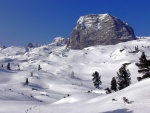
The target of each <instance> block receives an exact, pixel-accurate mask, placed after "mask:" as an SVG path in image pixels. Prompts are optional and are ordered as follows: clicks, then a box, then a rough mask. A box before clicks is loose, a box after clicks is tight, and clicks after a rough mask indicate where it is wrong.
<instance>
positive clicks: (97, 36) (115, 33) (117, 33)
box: [68, 14, 136, 49]
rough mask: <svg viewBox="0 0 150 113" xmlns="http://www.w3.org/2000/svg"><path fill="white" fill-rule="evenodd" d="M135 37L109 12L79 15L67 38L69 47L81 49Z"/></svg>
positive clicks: (111, 43) (129, 29)
mask: <svg viewBox="0 0 150 113" xmlns="http://www.w3.org/2000/svg"><path fill="white" fill-rule="evenodd" d="M134 39H136V37H135V35H134V30H133V29H132V28H131V27H130V26H129V25H128V24H127V23H125V22H123V21H121V20H120V19H118V18H117V17H114V16H111V15H109V14H90V15H86V16H81V17H80V18H79V20H78V21H77V24H76V27H75V28H74V30H73V31H72V33H71V35H70V39H69V44H68V46H69V48H71V49H83V48H85V47H89V46H96V45H114V44H117V43H119V42H125V41H130V40H134Z"/></svg>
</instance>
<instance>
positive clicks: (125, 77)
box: [117, 64, 131, 90]
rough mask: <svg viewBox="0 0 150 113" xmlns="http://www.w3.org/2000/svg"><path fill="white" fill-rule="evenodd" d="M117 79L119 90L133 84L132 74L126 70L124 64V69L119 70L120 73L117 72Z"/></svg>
mask: <svg viewBox="0 0 150 113" xmlns="http://www.w3.org/2000/svg"><path fill="white" fill-rule="evenodd" d="M117 79H118V81H117V84H118V89H119V90H122V89H124V88H126V87H128V86H129V85H130V84H131V78H130V72H129V70H128V69H126V65H125V64H123V65H122V67H121V68H120V69H119V72H117Z"/></svg>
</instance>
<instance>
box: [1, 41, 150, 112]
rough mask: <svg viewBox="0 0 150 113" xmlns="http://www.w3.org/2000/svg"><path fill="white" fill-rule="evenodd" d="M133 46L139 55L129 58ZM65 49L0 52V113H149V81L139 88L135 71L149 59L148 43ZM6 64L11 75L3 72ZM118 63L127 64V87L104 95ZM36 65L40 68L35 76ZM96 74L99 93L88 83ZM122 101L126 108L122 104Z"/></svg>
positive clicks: (149, 42)
mask: <svg viewBox="0 0 150 113" xmlns="http://www.w3.org/2000/svg"><path fill="white" fill-rule="evenodd" d="M137 45H138V47H139V49H140V51H139V52H138V53H133V52H132V51H134V50H135V49H134V48H135V46H137ZM65 47H66V46H65V45H64V46H55V45H54V44H49V45H44V46H40V47H36V48H26V47H14V46H13V47H7V48H5V49H3V48H0V66H1V65H2V64H3V65H4V67H3V68H2V67H0V113H150V111H149V110H150V79H145V80H142V81H140V82H138V81H137V77H139V76H142V75H141V74H139V73H138V67H137V66H136V65H135V63H137V62H138V61H139V57H140V56H141V53H142V52H143V51H144V52H145V54H146V55H147V59H150V52H149V51H150V39H138V40H134V41H129V42H125V43H120V44H117V45H107V46H95V47H88V48H85V49H83V50H66V49H65ZM8 62H10V66H11V70H7V69H6V66H7V63H8ZM123 63H131V64H130V65H128V66H127V68H128V69H129V70H130V73H131V79H132V84H131V85H130V86H129V87H127V88H125V89H123V90H120V91H117V92H114V93H111V94H106V93H105V90H104V89H105V88H107V87H110V82H111V79H112V77H116V76H117V74H116V72H118V70H119V68H120V67H121V65H122V64H123ZM18 65H19V66H20V70H18ZM38 65H40V66H41V68H42V69H41V70H39V71H38ZM95 71H98V72H99V74H100V75H101V80H102V85H101V86H100V87H101V89H99V90H98V89H95V88H94V86H93V82H92V74H93V72H95ZM72 72H74V76H72V74H71V73H72ZM31 73H33V76H31ZM26 78H28V80H29V84H28V85H25V81H26ZM88 92H90V93H88ZM122 97H127V98H128V99H129V100H130V101H131V104H126V103H124V102H123V100H122ZM113 98H114V99H116V100H117V101H112V99H113Z"/></svg>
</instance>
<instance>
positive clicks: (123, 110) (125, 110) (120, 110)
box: [102, 109, 133, 113]
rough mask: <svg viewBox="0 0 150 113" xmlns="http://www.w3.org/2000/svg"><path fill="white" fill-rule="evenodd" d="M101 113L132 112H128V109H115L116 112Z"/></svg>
mask: <svg viewBox="0 0 150 113" xmlns="http://www.w3.org/2000/svg"><path fill="white" fill-rule="evenodd" d="M102 113H133V111H129V110H128V109H117V110H113V111H107V112H102Z"/></svg>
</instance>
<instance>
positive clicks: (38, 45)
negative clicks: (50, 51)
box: [27, 42, 41, 48]
mask: <svg viewBox="0 0 150 113" xmlns="http://www.w3.org/2000/svg"><path fill="white" fill-rule="evenodd" d="M40 46H41V45H40V44H37V43H31V42H30V43H29V44H28V45H27V47H29V48H34V47H40Z"/></svg>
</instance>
